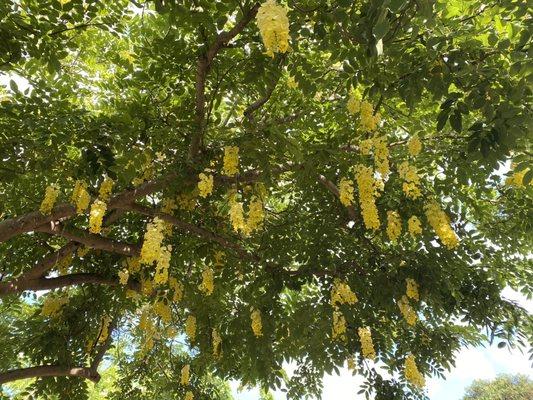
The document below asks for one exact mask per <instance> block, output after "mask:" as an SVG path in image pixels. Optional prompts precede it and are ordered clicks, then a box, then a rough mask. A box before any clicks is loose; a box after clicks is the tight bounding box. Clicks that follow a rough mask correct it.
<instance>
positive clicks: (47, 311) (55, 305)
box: [41, 294, 68, 318]
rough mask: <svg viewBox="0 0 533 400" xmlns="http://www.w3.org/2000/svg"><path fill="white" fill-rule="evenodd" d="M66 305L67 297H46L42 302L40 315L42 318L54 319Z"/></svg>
mask: <svg viewBox="0 0 533 400" xmlns="http://www.w3.org/2000/svg"><path fill="white" fill-rule="evenodd" d="M67 303H68V295H65V294H63V295H60V296H54V295H48V296H47V297H46V298H45V299H44V302H43V306H42V308H41V315H42V316H43V317H51V318H55V317H57V316H58V315H59V314H60V313H61V309H62V308H63V307H64V306H65V305H66V304H67Z"/></svg>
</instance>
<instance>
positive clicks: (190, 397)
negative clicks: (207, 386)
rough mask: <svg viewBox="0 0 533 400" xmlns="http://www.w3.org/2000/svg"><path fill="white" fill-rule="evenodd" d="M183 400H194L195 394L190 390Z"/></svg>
mask: <svg viewBox="0 0 533 400" xmlns="http://www.w3.org/2000/svg"><path fill="white" fill-rule="evenodd" d="M183 400H194V394H193V393H192V392H191V391H190V390H189V391H187V393H185V397H184V398H183Z"/></svg>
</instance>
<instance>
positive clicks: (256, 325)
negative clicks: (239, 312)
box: [250, 308, 263, 337]
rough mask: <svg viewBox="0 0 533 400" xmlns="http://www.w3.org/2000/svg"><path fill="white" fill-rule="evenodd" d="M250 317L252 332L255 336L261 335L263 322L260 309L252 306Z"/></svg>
mask: <svg viewBox="0 0 533 400" xmlns="http://www.w3.org/2000/svg"><path fill="white" fill-rule="evenodd" d="M250 319H251V320H252V332H253V333H254V335H255V337H260V336H263V323H262V321H261V311H259V310H258V309H257V308H252V313H251V314H250Z"/></svg>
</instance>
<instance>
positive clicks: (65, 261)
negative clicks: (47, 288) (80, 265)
mask: <svg viewBox="0 0 533 400" xmlns="http://www.w3.org/2000/svg"><path fill="white" fill-rule="evenodd" d="M71 263H72V253H70V254H67V255H66V256H65V257H63V258H62V259H61V260H59V261H58V262H57V264H56V267H57V270H58V272H59V273H60V274H61V275H63V274H65V273H66V272H67V269H68V267H70V264H71Z"/></svg>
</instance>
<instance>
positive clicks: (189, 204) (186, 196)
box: [177, 192, 196, 211]
mask: <svg viewBox="0 0 533 400" xmlns="http://www.w3.org/2000/svg"><path fill="white" fill-rule="evenodd" d="M177 201H178V206H179V208H181V209H182V210H185V211H192V210H194V209H195V207H196V196H195V194H194V192H191V193H182V194H179V195H178V197H177Z"/></svg>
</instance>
